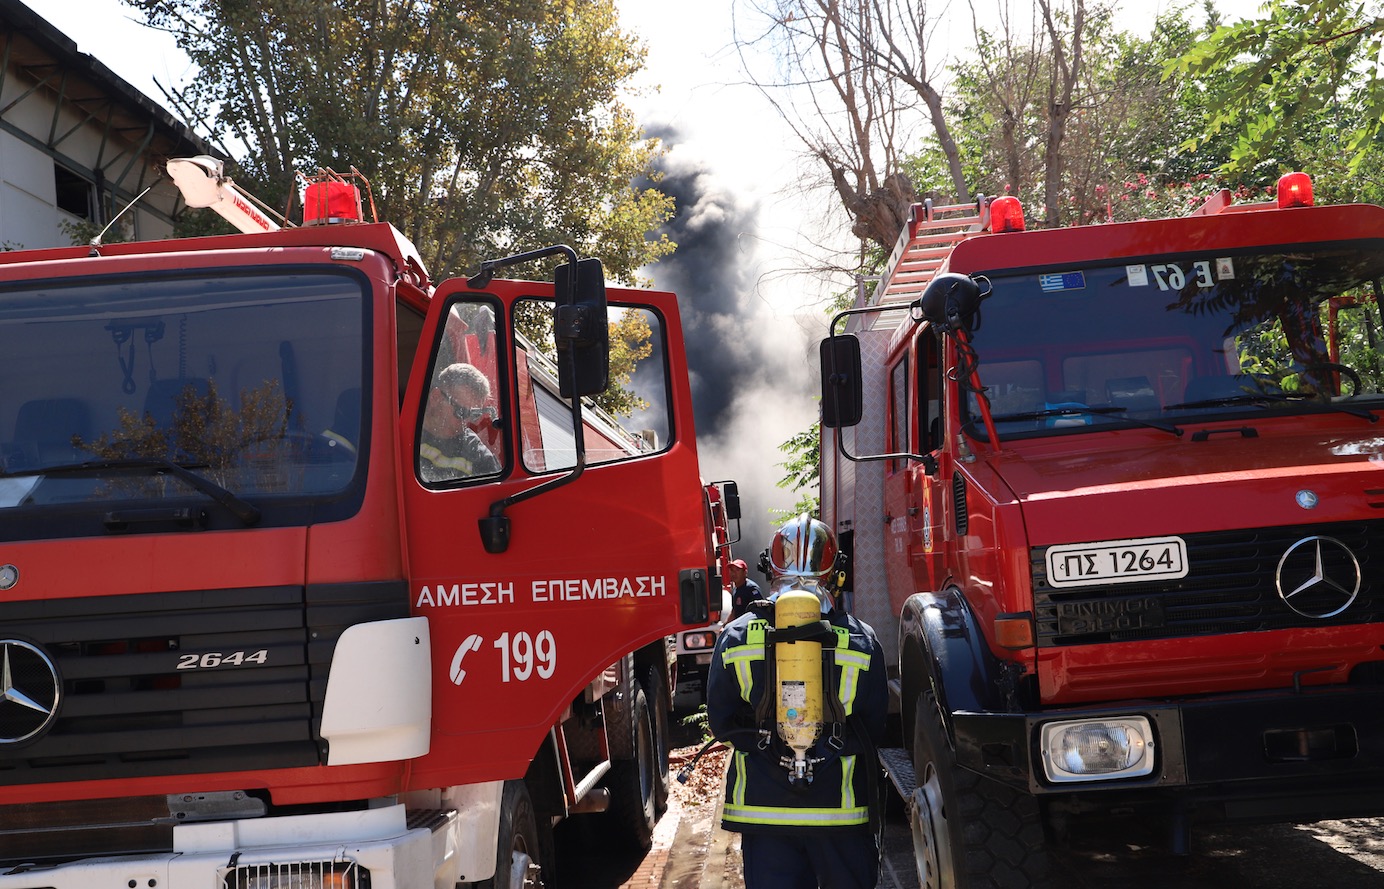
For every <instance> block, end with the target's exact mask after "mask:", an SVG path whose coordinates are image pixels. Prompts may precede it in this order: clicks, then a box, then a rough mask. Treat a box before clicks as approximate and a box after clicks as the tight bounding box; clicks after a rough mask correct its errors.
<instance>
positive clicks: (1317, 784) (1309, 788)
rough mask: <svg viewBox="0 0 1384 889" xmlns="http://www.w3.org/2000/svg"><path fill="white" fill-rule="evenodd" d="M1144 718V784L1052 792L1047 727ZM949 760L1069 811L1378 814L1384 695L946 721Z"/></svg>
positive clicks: (1339, 690) (1361, 692)
mask: <svg viewBox="0 0 1384 889" xmlns="http://www.w3.org/2000/svg"><path fill="white" fill-rule="evenodd" d="M1120 716H1144V717H1145V718H1147V719H1148V720H1149V722H1150V723H1151V724H1152V726H1153V732H1154V738H1155V746H1154V755H1155V756H1156V757H1157V759H1156V762H1155V767H1154V770H1153V772H1152V774H1149V775H1147V776H1145V777H1141V778H1129V779H1114V780H1098V781H1091V782H1089V783H1088V782H1077V783H1060V784H1059V783H1054V782H1052V781H1050V780H1048V779H1047V777H1046V775H1045V774H1044V771H1043V765H1042V759H1041V755H1040V752H1039V747H1038V737H1039V733H1040V729H1041V727H1042V726H1043V725H1044V724H1046V723H1050V722H1054V721H1063V720H1075V719H1100V718H1113V717H1120ZM952 725H953V730H954V736H955V740H956V755H957V761H958V762H959V764H961V765H962V766H963V767H965V768H968V769H971V770H972V771H975V772H978V773H980V774H983V775H986V776H987V777H990V778H993V779H995V780H998V781H1001V782H1003V783H1006V784H1010V785H1012V786H1015V787H1017V788H1019V789H1021V790H1024V791H1026V792H1028V793H1031V794H1034V795H1039V796H1048V797H1052V798H1057V797H1059V796H1062V797H1065V798H1066V801H1067V803H1068V804H1069V805H1071V806H1073V807H1075V808H1082V809H1084V808H1089V809H1092V810H1101V809H1104V810H1109V809H1112V808H1118V807H1124V806H1130V807H1137V806H1138V805H1139V804H1141V803H1169V802H1175V803H1176V804H1178V805H1185V806H1191V807H1193V808H1195V809H1197V810H1198V811H1199V812H1204V813H1205V814H1208V815H1210V816H1212V817H1215V818H1217V819H1225V820H1236V821H1240V820H1271V821H1292V820H1319V819H1321V818H1327V817H1334V818H1340V817H1352V816H1364V815H1378V814H1384V688H1381V687H1377V686H1344V687H1331V688H1311V689H1303V690H1301V691H1298V692H1294V691H1273V692H1256V693H1247V694H1237V695H1220V696H1209V697H1205V698H1197V699H1189V700H1178V701H1141V702H1127V703H1124V704H1121V705H1120V706H1118V707H1110V706H1104V707H1098V708H1097V707H1091V708H1064V709H1061V710H1051V711H1043V712H1036V713H971V712H958V713H954V714H952Z"/></svg>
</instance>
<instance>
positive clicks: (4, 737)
mask: <svg viewBox="0 0 1384 889" xmlns="http://www.w3.org/2000/svg"><path fill="white" fill-rule="evenodd" d="M61 696H62V684H61V683H60V682H59V681H58V668H57V667H55V666H54V665H53V661H52V660H50V659H49V657H48V655H46V654H44V653H43V651H42V650H41V649H39V648H36V647H35V646H33V645H30V644H29V643H28V642H20V641H19V640H18V639H3V640H0V744H17V743H19V742H20V741H27V740H28V739H30V738H32V737H34V736H35V735H37V734H38V733H39V732H41V731H43V730H44V729H46V728H48V726H49V725H51V724H52V722H53V720H54V719H55V718H56V717H57V715H58V699H59V698H60V697H61Z"/></svg>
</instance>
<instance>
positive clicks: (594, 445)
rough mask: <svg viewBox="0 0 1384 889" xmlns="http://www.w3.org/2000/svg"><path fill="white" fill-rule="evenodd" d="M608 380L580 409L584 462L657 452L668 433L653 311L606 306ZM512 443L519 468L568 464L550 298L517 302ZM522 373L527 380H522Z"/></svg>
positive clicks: (568, 436)
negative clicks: (516, 410)
mask: <svg viewBox="0 0 1384 889" xmlns="http://www.w3.org/2000/svg"><path fill="white" fill-rule="evenodd" d="M608 317H609V327H610V353H611V354H610V386H609V388H607V389H606V391H605V392H604V393H602V394H601V395H599V396H596V397H594V398H587V399H586V400H585V401H584V402H583V407H582V423H583V442H584V445H585V448H586V462H587V464H588V465H597V464H600V463H609V462H612V461H618V460H629V459H633V458H636V457H641V456H644V455H646V454H651V453H656V452H658V451H662V450H665V449H666V448H667V447H668V445H669V443H670V440H671V438H672V435H673V430H672V428H671V424H670V420H669V405H670V404H671V401H670V397H669V394H668V373H667V366H666V364H667V362H666V360H665V358H664V356H665V355H666V350H665V345H664V328H663V324H662V323H661V321H660V319H659V316H658V314H657V313H655V312H653V311H651V310H649V309H645V308H640V307H635V306H621V305H616V304H612V305H611V307H610V311H609V316H608ZM514 318H515V322H514V323H515V328H516V330H517V331H518V332H519V333H518V336H517V342H518V343H519V349H518V352H519V355H518V356H517V359H516V360H518V361H519V362H520V364H519V367H520V392H519V405H520V418H519V419H520V441H521V451H520V453H521V455H522V458H521V459H522V463H523V465H524V468H525V469H527V470H528V471H530V472H535V473H541V472H551V471H554V470H558V469H568V468H571V467H572V466H575V465H576V446H575V437H574V435H573V429H572V415H571V412H570V410H569V408H568V403H567V400H566V399H564V398H562V397H561V395H560V390H559V387H558V374H557V365H556V363H555V361H556V357H557V350H556V347H555V345H554V343H553V337H552V326H551V318H552V303H551V302H548V301H546V300H534V299H531V300H520V301H518V302H517V303H516V304H515V307H514ZM525 379H527V386H526V384H525Z"/></svg>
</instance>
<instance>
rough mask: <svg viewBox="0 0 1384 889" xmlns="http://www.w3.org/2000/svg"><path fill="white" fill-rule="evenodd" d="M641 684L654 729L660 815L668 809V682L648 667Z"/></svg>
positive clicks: (656, 796) (656, 800)
mask: <svg viewBox="0 0 1384 889" xmlns="http://www.w3.org/2000/svg"><path fill="white" fill-rule="evenodd" d="M641 685H642V686H643V688H644V700H645V701H647V702H648V705H649V722H650V724H651V725H652V726H653V730H654V814H656V815H662V814H663V813H664V812H665V811H667V810H668V743H669V736H668V710H669V702H668V683H666V682H664V681H663V674H662V673H661V672H660V671H659V669H658V667H649V668H648V669H647V670H645V671H644V678H643V681H642V682H641Z"/></svg>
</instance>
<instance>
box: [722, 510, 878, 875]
mask: <svg viewBox="0 0 1384 889" xmlns="http://www.w3.org/2000/svg"><path fill="white" fill-rule="evenodd" d="M769 561H770V566H771V569H772V574H773V578H772V581H771V584H770V589H769V599H768V601H767V602H766V601H761V602H758V603H756V604H754V605H753V606H752V607H751V609H750V610H749V611H748V612H747V613H746V614H744V615H741V616H740V617H739V618H737V619H735V620H734V621H732V622H731V624H730V625H729V626H727V627H726V629H725V630H724V631H723V632H722V633H721V636H720V638H719V639H717V642H716V650H715V652H714V654H713V655H712V661H711V669H710V674H709V676H708V680H707V705H706V709H707V717H708V722H709V725H710V729H711V732H712V734H713V735H715V737H717V738H719V739H721V740H722V741H724V742H726V743H728V744H730V745H731V746H732V748H733V751H732V755H731V758H730V762H729V763H728V765H727V770H726V799H725V806H724V808H723V810H722V821H721V826H722V827H724V828H725V829H726V830H730V831H736V832H738V833H740V834H741V850H742V852H743V853H744V866H745V886H746V889H813V887H818V886H821V887H824V889H871V887H874V886H875V885H876V882H877V880H878V877H879V841H878V829H879V825H880V821H881V819H882V817H883V809H882V802H881V800H880V783H879V782H880V778H881V775H880V768H879V761H878V755H877V752H876V751H877V746H878V744H879V743H880V742H881V741H882V740H883V735H884V724H885V716H886V713H887V709H888V686H887V684H886V677H885V663H884V654H883V651H882V650H881V648H880V645H879V641H878V640H877V639H876V638H875V633H874V631H873V630H872V629H870V627H869V626H867V625H866V624H864V623H862V622H861V621H859V620H857V619H856V618H855V617H853V616H851V615H849V614H846V613H845V612H843V611H840V610H838V609H836V608H835V607H834V604H833V602H832V599H831V596H830V595H829V594H828V592H827V591H826V589H825V588H824V586H823V583H822V582H823V581H824V580H825V579H826V578H827V577H828V575H829V574H830V573H831V571H832V569H833V567H834V565H835V562H836V544H835V541H834V540H833V539H832V536H831V531H830V530H829V529H828V528H827V526H826V525H824V524H823V523H822V522H819V521H817V520H815V519H813V518H812V517H810V516H809V515H807V514H806V513H804V514H802V515H800V516H798V517H797V518H795V519H793V520H791V521H789V522H787V523H785V524H784V525H783V526H782V527H781V528H779V530H778V532H777V533H776V534H775V535H774V541H773V545H772V546H771V547H770V559H769ZM804 594H810V595H808V596H807V598H806V599H805V598H804ZM814 598H815V602H814V601H813V599H814ZM804 601H806V602H807V605H808V612H807V614H806V615H803V616H800V617H796V618H795V617H793V616H792V615H785V613H783V612H785V611H792V610H794V609H801V608H802V606H803V603H804ZM790 602H791V603H793V608H789V607H788V603H790ZM814 645H815V646H817V648H815V649H814V648H813V647H812V646H814ZM805 653H806V661H804V655H805ZM805 663H806V665H807V666H806V668H804V664H805ZM814 672H815V677H814ZM814 695H815V698H814ZM814 706H815V709H814ZM805 729H808V731H807V732H806V734H805V733H804V730H805Z"/></svg>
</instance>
